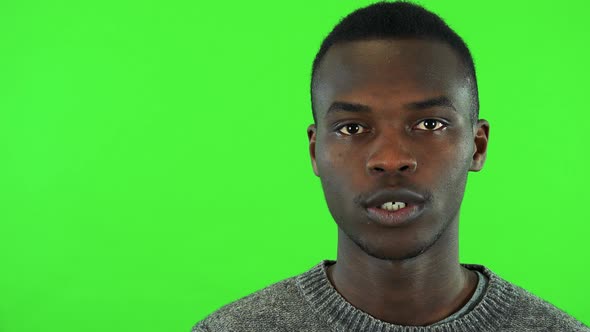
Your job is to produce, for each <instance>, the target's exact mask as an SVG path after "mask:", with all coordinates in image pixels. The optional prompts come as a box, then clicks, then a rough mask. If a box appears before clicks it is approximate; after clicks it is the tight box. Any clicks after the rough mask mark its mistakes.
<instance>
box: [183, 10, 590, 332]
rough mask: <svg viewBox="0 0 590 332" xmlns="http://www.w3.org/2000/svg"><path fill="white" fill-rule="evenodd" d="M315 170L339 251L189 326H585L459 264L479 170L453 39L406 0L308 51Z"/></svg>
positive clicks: (521, 331) (470, 83) (353, 20)
mask: <svg viewBox="0 0 590 332" xmlns="http://www.w3.org/2000/svg"><path fill="white" fill-rule="evenodd" d="M311 95H312V108H313V115H314V124H312V125H310V126H309V128H308V131H307V132H308V137H309V151H310V155H311V161H312V166H313V171H314V173H315V174H316V175H317V176H318V177H319V178H320V180H321V183H322V186H323V190H324V194H325V198H326V201H327V204H328V208H329V210H330V212H331V214H332V216H333V217H334V220H335V221H336V223H337V224H338V257H337V261H329V260H324V261H322V262H321V263H320V264H318V265H316V266H315V267H313V268H312V269H310V270H309V271H307V272H305V273H303V274H301V275H298V276H295V277H292V278H289V279H286V280H283V281H281V282H278V283H276V284H273V285H271V286H269V287H267V288H265V289H263V290H261V291H258V292H256V293H254V294H251V295H249V296H247V297H245V298H243V299H240V300H238V301H236V302H233V303H231V304H229V305H226V306H224V307H223V308H221V309H219V310H218V311H216V312H214V313H212V314H211V315H209V316H208V317H207V318H206V319H204V320H203V321H201V322H199V323H198V324H197V325H196V326H195V327H194V329H193V331H200V332H201V331H211V332H221V331H236V332H237V331H244V332H245V331H264V332H270V331H315V332H321V331H390V332H394V331H400V332H401V331H473V332H482V331H518V332H525V331H564V332H565V331H568V332H569V331H590V329H588V327H586V326H585V325H583V324H582V323H581V322H579V321H577V320H576V319H575V318H573V317H571V316H569V315H568V314H567V313H565V312H564V311H562V310H560V309H558V308H556V307H555V306H553V305H552V304H550V303H548V302H546V301H544V300H542V299H540V298H539V297H537V296H535V295H533V294H531V293H529V292H527V291H526V290H525V289H523V288H521V287H519V286H516V285H514V284H511V283H510V282H508V281H506V280H504V279H502V278H501V277H500V276H498V275H496V274H495V273H494V272H492V271H491V270H490V269H488V268H486V267H485V266H482V265H477V264H460V263H459V253H458V223H459V209H460V205H461V201H462V198H463V194H464V190H465V185H466V181H467V173H468V172H469V171H475V172H477V171H479V170H481V169H482V167H483V165H484V162H485V159H486V149H487V145H488V137H489V127H490V126H489V123H488V122H487V121H486V120H481V119H479V117H478V110H479V102H478V90H477V82H476V76H475V69H474V66H473V60H472V57H471V54H470V52H469V50H468V48H467V46H466V45H465V43H464V42H463V40H462V39H461V38H460V37H459V36H458V35H457V34H456V33H455V32H454V31H452V30H451V29H450V28H449V27H448V26H447V25H446V24H445V23H444V22H443V21H442V20H441V19H440V18H439V17H438V16H436V15H435V14H433V13H431V12H428V11H426V10H425V9H423V8H421V7H419V6H417V5H414V4H410V3H402V2H397V3H378V4H375V5H372V6H369V7H366V8H363V9H360V10H357V11H355V12H353V13H352V14H350V15H349V16H347V17H346V18H344V19H343V20H342V21H341V22H340V23H339V24H338V25H337V26H336V27H335V28H334V30H333V31H332V32H331V33H330V34H329V35H328V37H327V38H326V39H325V40H324V42H323V44H322V46H321V48H320V50H319V52H318V54H317V56H316V59H315V61H314V64H313V73H312V82H311Z"/></svg>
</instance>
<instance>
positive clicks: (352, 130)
mask: <svg viewBox="0 0 590 332" xmlns="http://www.w3.org/2000/svg"><path fill="white" fill-rule="evenodd" d="M358 127H359V126H358V125H355V124H351V125H348V126H347V127H346V130H348V132H349V133H351V134H354V133H356V132H357V131H358V129H359V128H358ZM352 128H354V129H352Z"/></svg>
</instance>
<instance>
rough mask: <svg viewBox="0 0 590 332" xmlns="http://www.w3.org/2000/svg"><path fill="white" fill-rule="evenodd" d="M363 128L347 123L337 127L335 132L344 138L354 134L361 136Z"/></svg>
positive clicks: (356, 124)
mask: <svg viewBox="0 0 590 332" xmlns="http://www.w3.org/2000/svg"><path fill="white" fill-rule="evenodd" d="M365 130H366V129H365V127H363V126H361V125H360V124H358V123H347V124H345V125H342V126H339V127H338V128H336V131H337V132H339V133H341V134H343V135H346V136H351V135H355V134H362V133H364V132H365Z"/></svg>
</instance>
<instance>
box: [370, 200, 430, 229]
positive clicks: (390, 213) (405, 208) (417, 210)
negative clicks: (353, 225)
mask: <svg viewBox="0 0 590 332" xmlns="http://www.w3.org/2000/svg"><path fill="white" fill-rule="evenodd" d="M365 211H366V213H367V217H368V218H369V219H371V220H372V221H374V222H376V223H378V224H380V225H383V226H388V227H394V226H403V225H406V224H409V223H411V222H412V221H413V220H415V219H416V218H418V216H420V215H421V214H422V212H423V211H424V203H404V202H387V203H384V204H383V205H381V206H378V207H368V208H366V209H365Z"/></svg>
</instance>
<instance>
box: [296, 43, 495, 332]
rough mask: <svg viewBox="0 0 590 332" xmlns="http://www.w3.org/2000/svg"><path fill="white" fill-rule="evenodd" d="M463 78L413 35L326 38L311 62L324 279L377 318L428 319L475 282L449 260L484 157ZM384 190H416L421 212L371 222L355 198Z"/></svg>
mask: <svg viewBox="0 0 590 332" xmlns="http://www.w3.org/2000/svg"><path fill="white" fill-rule="evenodd" d="M466 77H468V76H467V75H466V72H465V67H464V65H463V64H462V62H461V60H460V57H459V55H458V54H457V53H456V51H454V50H453V49H452V48H451V47H450V46H448V45H447V44H445V43H442V42H437V41H426V40H412V39H408V40H370V41H355V42H347V43H340V44H336V45H334V46H332V47H331V48H330V49H329V50H328V52H327V53H326V55H325V56H324V58H323V59H322V62H321V63H320V65H319V67H318V71H317V76H316V80H315V85H314V92H313V99H314V107H315V110H316V117H317V123H316V124H312V125H310V126H309V128H308V130H307V133H308V138H309V151H310V155H311V160H312V166H313V171H314V173H315V174H316V175H317V176H318V177H320V179H321V183H322V186H323V189H324V195H325V198H326V202H327V204H328V208H329V210H330V212H331V214H332V216H333V217H334V220H335V221H336V223H337V224H338V253H337V263H336V264H334V265H331V266H330V267H329V268H328V270H327V273H328V278H329V280H330V282H331V283H332V284H333V285H334V287H335V288H336V290H337V291H338V292H339V293H340V294H341V295H342V296H343V297H344V298H345V299H346V300H347V301H348V302H350V303H351V304H352V305H354V306H355V307H357V308H359V309H360V310H362V311H364V312H366V313H368V314H370V315H371V316H373V317H375V318H378V319H380V320H383V321H386V322H390V323H393V324H399V325H413V326H425V325H430V324H432V323H435V322H437V321H440V320H442V319H444V318H445V317H448V316H450V315H451V314H453V313H454V312H456V311H458V310H459V309H460V308H461V307H462V306H463V305H464V304H465V303H467V301H468V300H469V299H470V298H471V296H472V295H473V293H474V292H475V288H476V285H477V275H476V274H475V272H473V271H470V270H468V269H466V268H464V267H462V266H461V265H460V263H459V245H458V243H459V242H458V240H459V239H458V226H459V210H460V205H461V201H462V199H463V194H464V190H465V185H466V181H467V173H468V172H469V171H479V170H481V169H482V167H483V165H484V162H485V158H486V149H487V144H488V137H489V123H488V122H487V121H486V120H477V121H476V122H474V121H472V120H471V118H470V111H471V109H472V107H473V104H472V101H473V99H472V95H471V93H470V84H472V83H471V82H470V81H469V80H468V79H466ZM328 109H331V111H330V112H328ZM343 125H344V126H343ZM383 188H408V189H411V190H413V191H415V192H418V193H420V194H422V195H423V196H424V197H425V198H426V202H425V210H424V212H423V213H422V214H421V215H420V216H419V217H418V218H417V219H415V220H414V221H412V222H411V223H408V224H405V225H398V226H393V227H392V226H384V225H380V224H377V223H375V222H373V221H372V220H370V219H368V217H367V216H366V215H365V214H364V213H363V209H364V207H363V206H362V204H361V203H360V202H362V201H363V200H364V199H365V198H367V197H368V196H369V195H370V194H372V193H374V192H375V191H377V190H380V189H383Z"/></svg>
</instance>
